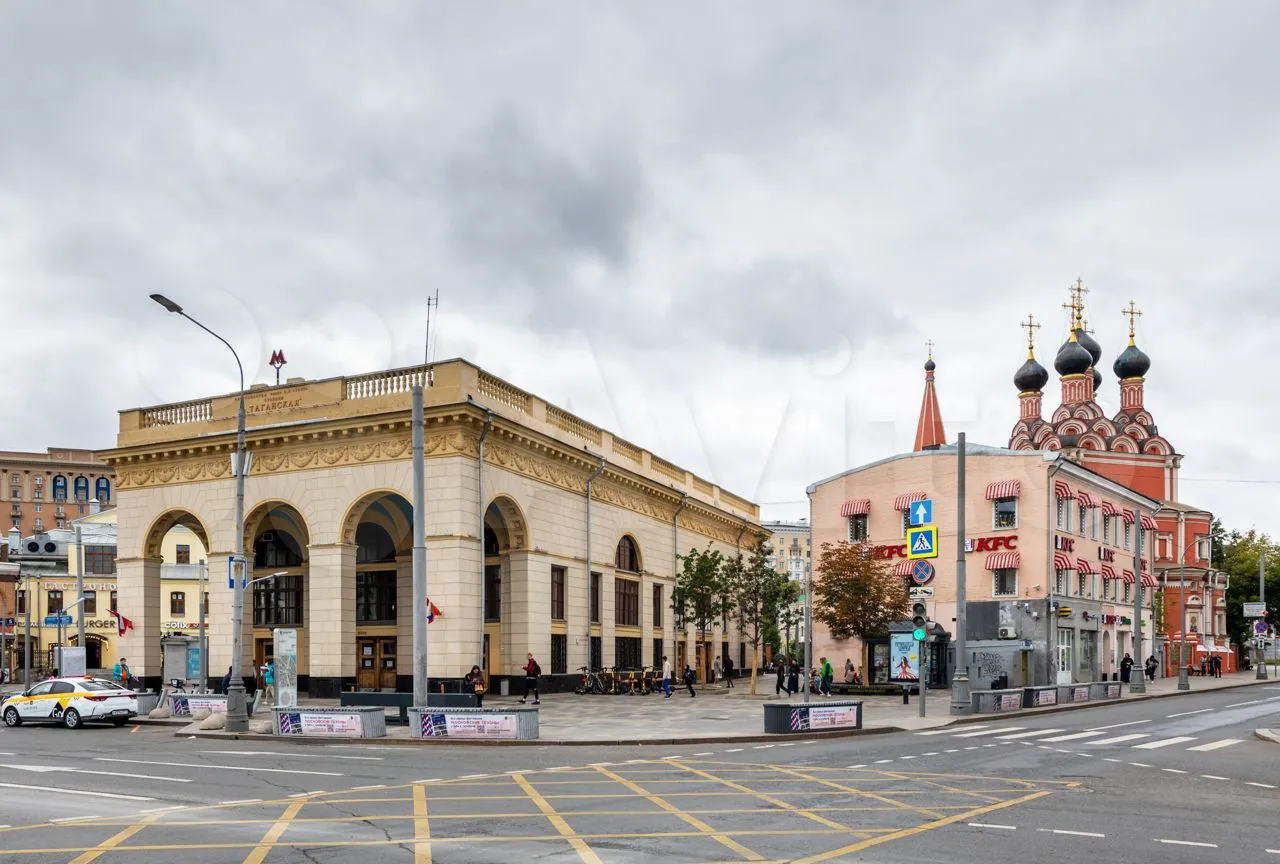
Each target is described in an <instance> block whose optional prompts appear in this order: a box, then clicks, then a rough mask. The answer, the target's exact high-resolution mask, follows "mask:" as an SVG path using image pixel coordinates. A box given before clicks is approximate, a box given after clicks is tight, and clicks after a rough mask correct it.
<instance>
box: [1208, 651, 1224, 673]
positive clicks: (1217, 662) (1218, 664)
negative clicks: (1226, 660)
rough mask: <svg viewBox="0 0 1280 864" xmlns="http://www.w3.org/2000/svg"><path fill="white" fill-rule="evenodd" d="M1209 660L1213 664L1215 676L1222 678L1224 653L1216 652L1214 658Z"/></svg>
mask: <svg viewBox="0 0 1280 864" xmlns="http://www.w3.org/2000/svg"><path fill="white" fill-rule="evenodd" d="M1209 662H1210V663H1212V664H1213V677H1214V678H1221V677H1222V655H1220V654H1214V655H1213V659H1212V660H1210V661H1209Z"/></svg>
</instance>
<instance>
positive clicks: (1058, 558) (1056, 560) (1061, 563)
mask: <svg viewBox="0 0 1280 864" xmlns="http://www.w3.org/2000/svg"><path fill="white" fill-rule="evenodd" d="M1053 569H1054V570H1074V569H1075V565H1074V564H1072V563H1071V556H1069V555H1068V554H1067V553H1066V552H1054V553H1053Z"/></svg>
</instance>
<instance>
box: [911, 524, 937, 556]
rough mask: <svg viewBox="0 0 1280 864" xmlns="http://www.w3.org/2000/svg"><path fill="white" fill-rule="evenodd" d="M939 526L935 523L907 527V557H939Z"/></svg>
mask: <svg viewBox="0 0 1280 864" xmlns="http://www.w3.org/2000/svg"><path fill="white" fill-rule="evenodd" d="M937 557H938V528H937V526H935V525H919V526H917V527H914V528H908V529H907V558H908V559H909V560H912V561H914V560H916V559H917V558H937Z"/></svg>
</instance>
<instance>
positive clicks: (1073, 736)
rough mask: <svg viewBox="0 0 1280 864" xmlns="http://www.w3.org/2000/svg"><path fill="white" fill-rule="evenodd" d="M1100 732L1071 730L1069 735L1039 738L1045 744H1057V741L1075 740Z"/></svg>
mask: <svg viewBox="0 0 1280 864" xmlns="http://www.w3.org/2000/svg"><path fill="white" fill-rule="evenodd" d="M1101 734H1102V733H1101V732H1072V733H1071V734H1070V735H1055V736H1053V737H1052V738H1041V739H1040V740H1041V741H1043V742H1045V743H1046V744H1057V743H1058V742H1059V741H1076V740H1079V739H1080V738H1094V737H1096V736H1098V735H1101Z"/></svg>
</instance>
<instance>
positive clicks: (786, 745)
mask: <svg viewBox="0 0 1280 864" xmlns="http://www.w3.org/2000/svg"><path fill="white" fill-rule="evenodd" d="M782 746H783V747H790V746H792V745H790V744H783V745H782ZM693 755H694V756H710V755H712V754H710V753H694V754H693Z"/></svg>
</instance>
